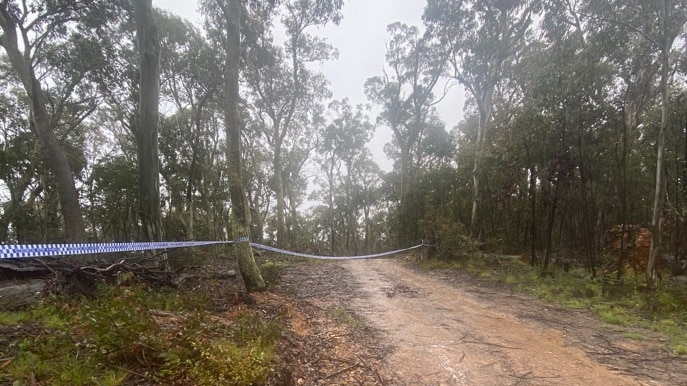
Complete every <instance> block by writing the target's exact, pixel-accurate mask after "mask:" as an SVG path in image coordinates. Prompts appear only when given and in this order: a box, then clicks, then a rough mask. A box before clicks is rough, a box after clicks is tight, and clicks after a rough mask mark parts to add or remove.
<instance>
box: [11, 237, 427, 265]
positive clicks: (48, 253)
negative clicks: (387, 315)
mask: <svg viewBox="0 0 687 386" xmlns="http://www.w3.org/2000/svg"><path fill="white" fill-rule="evenodd" d="M238 242H249V240H248V238H247V237H241V238H237V239H236V240H233V241H169V242H142V243H90V244H4V245H0V259H16V258H26V257H57V256H73V255H92V254H101V253H121V252H138V251H149V250H167V249H177V248H188V247H202V246H207V245H217V244H234V243H238ZM250 245H251V247H253V248H255V249H261V250H265V251H269V252H275V253H280V254H285V255H291V256H297V257H306V258H311V259H323V260H345V259H372V258H376V257H383V256H389V255H393V254H396V253H401V252H406V251H411V250H413V249H417V248H421V247H423V246H426V245H425V244H420V245H416V246H414V247H410V248H405V249H398V250H395V251H389V252H383V253H375V254H371V255H362V256H320V255H311V254H306V253H298V252H292V251H287V250H285V249H279V248H275V247H270V246H267V245H263V244H257V243H250Z"/></svg>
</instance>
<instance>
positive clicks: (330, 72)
mask: <svg viewBox="0 0 687 386" xmlns="http://www.w3.org/2000/svg"><path fill="white" fill-rule="evenodd" d="M153 5H155V6H157V7H160V8H163V9H166V10H169V11H170V12H172V13H175V14H178V15H180V16H182V17H184V18H186V19H188V20H190V21H192V22H194V23H196V24H197V25H200V20H201V19H200V15H199V14H198V12H197V10H196V8H197V2H196V1H195V0H153ZM424 7H425V0H347V1H346V2H345V5H344V7H343V9H342V12H343V20H342V21H341V23H340V24H339V25H338V26H336V25H333V24H330V25H327V26H325V27H322V28H319V29H318V30H311V31H310V32H311V33H313V34H317V35H319V36H321V37H324V38H326V39H327V40H328V41H329V42H330V43H331V44H332V45H333V46H334V47H336V49H337V50H338V51H339V58H338V59H337V60H333V61H329V62H326V63H323V64H322V65H321V66H320V70H321V71H322V72H323V73H324V75H325V76H326V77H327V78H328V79H329V81H330V82H331V90H332V93H333V94H334V96H333V97H334V99H343V98H348V99H349V100H350V101H351V103H352V104H358V103H367V100H366V98H365V94H364V91H363V85H364V84H365V81H366V80H367V79H368V78H370V77H373V76H377V75H381V74H382V69H383V68H384V55H385V53H386V46H385V43H386V41H387V32H386V26H387V25H388V24H391V23H393V22H397V21H400V22H403V23H406V24H408V25H414V26H417V27H420V28H422V20H421V16H422V11H423V9H424ZM440 86H441V87H443V85H440ZM439 93H441V90H436V94H439ZM464 103H465V102H464V98H463V93H462V91H461V90H460V88H458V87H454V88H453V89H451V90H450V91H449V94H448V95H447V96H446V98H445V99H444V100H443V101H442V102H441V103H440V104H439V105H438V106H437V108H438V110H439V114H440V115H441V117H442V119H443V120H444V122H445V123H446V127H447V130H450V129H451V128H452V127H453V126H455V125H456V124H457V123H458V122H459V121H460V120H461V119H462V111H463V105H464ZM375 118H376V112H374V111H373V112H372V113H371V114H370V119H371V120H372V122H374V119H375ZM390 140H391V138H390V132H389V130H388V129H384V128H378V129H377V132H376V133H375V137H374V138H373V140H372V142H371V143H370V148H371V149H372V151H373V154H374V159H375V161H376V162H377V163H378V164H379V165H380V166H381V167H382V168H383V169H385V170H390V168H391V164H390V162H389V161H388V160H386V157H385V156H384V154H383V152H382V151H381V149H382V148H383V146H384V144H386V143H388V142H390Z"/></svg>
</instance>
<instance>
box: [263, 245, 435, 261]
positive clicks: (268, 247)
mask: <svg viewBox="0 0 687 386" xmlns="http://www.w3.org/2000/svg"><path fill="white" fill-rule="evenodd" d="M250 245H251V246H252V247H253V248H255V249H262V250H265V251H269V252H276V253H281V254H285V255H291V256H298V257H307V258H310V259H322V260H348V259H374V258H376V257H384V256H389V255H393V254H396V253H401V252H407V251H412V250H413V249H417V248H422V247H424V246H426V245H425V244H420V245H416V246H414V247H410V248H405V249H398V250H395V251H389V252H382V253H375V254H372V255H362V256H320V255H309V254H307V253H298V252H291V251H287V250H284V249H279V248H274V247H270V246H267V245H262V244H257V243H250Z"/></svg>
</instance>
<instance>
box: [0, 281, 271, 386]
mask: <svg viewBox="0 0 687 386" xmlns="http://www.w3.org/2000/svg"><path fill="white" fill-rule="evenodd" d="M208 305H209V302H208V301H206V300H204V299H203V297H202V296H200V297H199V296H198V295H197V294H184V295H182V294H180V293H177V292H175V291H167V290H152V289H150V288H147V287H144V286H127V287H119V286H105V285H102V286H100V287H98V288H97V290H96V291H95V294H94V295H93V296H91V297H87V298H86V297H77V298H67V297H53V298H48V299H46V300H44V301H42V302H41V303H38V304H36V305H35V306H33V307H31V308H29V309H27V310H24V311H18V312H3V313H1V314H0V321H2V324H4V325H9V324H12V325H19V324H22V323H27V325H28V326H30V328H31V330H30V333H27V334H24V336H23V337H22V338H20V339H17V340H15V341H14V342H12V343H11V344H10V347H9V352H8V354H9V355H11V356H12V358H13V360H12V362H11V363H9V365H7V367H6V368H5V369H4V371H5V375H0V383H3V381H7V382H8V383H13V384H17V385H23V384H28V383H30V382H32V380H33V379H35V380H36V383H38V384H50V385H123V384H131V383H137V382H138V383H140V382H142V381H143V382H145V383H155V384H178V385H224V384H232V385H253V384H260V383H261V382H263V381H264V380H265V379H266V376H267V375H268V373H269V369H270V364H271V361H272V357H273V352H274V345H275V343H276V341H277V340H278V339H279V337H280V334H281V333H280V327H279V324H278V323H277V321H264V320H262V319H261V318H259V317H257V316H255V315H253V314H252V313H251V311H250V310H245V311H243V313H242V314H239V315H238V316H237V317H235V318H234V319H232V320H230V321H227V320H226V318H224V319H222V321H221V322H220V321H219V320H218V319H217V318H213V317H212V315H211V314H210V312H209V310H208V308H207V307H208Z"/></svg>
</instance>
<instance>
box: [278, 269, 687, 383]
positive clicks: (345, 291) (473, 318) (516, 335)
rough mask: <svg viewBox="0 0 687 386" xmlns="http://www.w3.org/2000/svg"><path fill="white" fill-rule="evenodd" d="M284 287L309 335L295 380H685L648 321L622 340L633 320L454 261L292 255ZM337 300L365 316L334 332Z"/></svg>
mask: <svg viewBox="0 0 687 386" xmlns="http://www.w3.org/2000/svg"><path fill="white" fill-rule="evenodd" d="M281 287H282V289H284V290H287V291H286V292H287V293H289V294H290V295H289V296H290V297H291V298H292V299H293V301H294V304H295V305H298V306H295V307H296V308H300V310H301V311H302V315H301V316H300V317H299V320H300V321H299V322H298V325H299V326H300V327H299V328H298V329H299V330H301V331H303V332H302V334H301V335H300V336H299V338H300V339H306V340H308V339H310V341H308V343H306V344H303V345H302V346H303V347H301V352H300V353H299V354H298V356H300V357H303V356H304V357H305V359H300V361H301V362H302V364H304V365H306V366H305V367H307V369H306V370H303V369H301V370H296V372H297V373H298V374H295V376H294V382H295V383H298V384H327V385H329V384H340V385H345V384H365V385H372V384H385V385H521V386H524V385H542V386H543V385H687V363H686V361H685V359H684V358H683V357H679V356H675V355H672V354H671V353H670V352H669V351H668V349H667V348H666V347H665V342H663V343H662V342H661V339H660V337H658V336H655V335H652V333H651V332H648V331H642V334H645V335H646V336H647V337H648V339H647V340H645V341H635V340H631V339H629V338H627V337H626V336H627V335H628V334H629V333H630V332H637V331H635V330H631V329H628V328H623V327H617V326H609V325H606V324H603V323H602V322H601V321H599V320H598V318H597V317H596V316H594V315H592V314H590V313H589V312H586V311H575V310H568V309H564V308H561V307H559V306H554V305H547V304H545V303H542V302H540V301H538V300H536V299H533V298H530V297H528V296H524V295H519V294H515V293H511V292H508V291H507V290H503V289H495V288H489V287H484V286H481V285H479V284H478V283H476V282H475V281H474V280H470V277H469V275H467V274H464V273H460V272H455V271H450V272H449V271H438V272H434V273H426V272H421V271H418V270H416V269H414V268H412V267H410V266H409V265H408V264H407V263H404V262H402V261H399V260H397V259H374V260H346V261H341V262H333V263H323V264H310V263H298V264H295V265H292V266H290V267H289V268H288V269H287V270H286V272H285V274H284V277H283V280H282V284H281ZM342 310H343V311H342ZM344 311H345V313H346V315H353V316H355V318H356V319H357V320H360V321H361V323H362V324H364V325H365V326H367V327H369V328H366V329H362V330H361V329H360V328H359V326H357V324H353V328H349V330H353V331H354V332H350V331H349V332H346V333H344V332H341V331H340V330H339V329H338V328H339V327H336V326H341V325H342V324H347V325H348V326H349V327H350V326H351V325H352V324H351V323H350V320H349V321H348V322H347V321H346V320H343V322H342V318H341V315H342V312H344ZM332 319H336V320H334V321H332ZM326 326H329V327H326ZM332 326H334V327H332ZM314 336H317V337H318V339H319V340H317V341H316V340H312V339H313V337H314ZM329 337H334V339H329ZM317 342H320V343H317ZM322 342H326V344H325V343H322ZM317 347H320V349H321V351H322V350H324V351H323V352H324V354H323V353H322V352H320V353H318V352H314V350H315V348H317ZM327 350H329V351H327ZM322 358H328V360H329V361H330V362H332V365H331V366H330V367H329V368H327V366H326V364H325V361H323V360H322ZM337 358H339V359H337ZM342 358H343V359H342ZM345 358H348V359H345ZM336 362H342V363H350V364H351V365H350V366H338V367H337V366H336ZM313 363H318V364H319V365H320V366H323V367H324V368H323V369H318V368H317V367H318V366H317V365H315V366H313ZM301 367H303V366H301ZM308 371H309V373H308ZM347 372H349V374H346V373H347ZM296 380H297V382H296Z"/></svg>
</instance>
